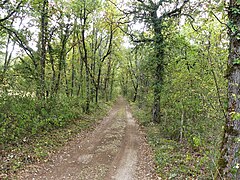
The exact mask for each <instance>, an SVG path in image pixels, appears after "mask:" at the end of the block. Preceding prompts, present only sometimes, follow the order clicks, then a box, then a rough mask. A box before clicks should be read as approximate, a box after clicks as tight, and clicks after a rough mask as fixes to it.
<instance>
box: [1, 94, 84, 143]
mask: <svg viewBox="0 0 240 180" xmlns="http://www.w3.org/2000/svg"><path fill="white" fill-rule="evenodd" d="M0 98H1V102H2V103H1V104H0V112H1V113H0V117H1V118H0V122H1V126H0V132H1V138H0V142H1V143H3V144H7V143H10V142H11V143H16V142H18V141H19V140H21V139H23V138H24V137H30V136H33V135H37V134H39V133H42V132H43V131H51V130H52V129H56V128H63V127H65V126H66V125H67V124H69V123H70V122H71V120H73V119H77V118H80V117H81V116H82V114H83V113H82V111H81V103H79V101H78V100H77V99H69V98H67V97H61V98H56V99H51V100H46V101H45V102H39V100H36V99H33V98H31V97H21V96H19V95H15V96H8V95H5V96H1V97H0Z"/></svg>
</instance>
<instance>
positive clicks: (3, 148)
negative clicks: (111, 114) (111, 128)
mask: <svg viewBox="0 0 240 180" xmlns="http://www.w3.org/2000/svg"><path fill="white" fill-rule="evenodd" d="M0 102H1V103H0V155H1V156H0V179H8V177H11V176H12V175H13V174H15V172H17V171H18V170H19V169H21V168H23V167H24V166H25V165H26V164H29V163H33V162H38V161H43V160H44V161H47V159H48V157H49V156H50V155H51V154H52V153H54V152H55V151H56V149H57V148H58V147H59V146H62V145H63V144H64V143H66V142H67V141H69V140H70V139H71V138H73V137H74V136H75V135H76V134H78V133H79V132H81V131H82V130H86V129H89V128H91V127H93V125H94V124H95V123H96V122H97V120H100V119H101V118H103V117H104V115H105V114H106V112H107V110H108V109H109V107H110V105H111V103H108V104H106V103H101V106H97V105H92V107H91V110H92V111H91V112H90V113H89V114H86V113H84V112H83V110H82V104H81V103H80V101H79V100H78V99H71V98H64V97H62V98H59V99H58V100H54V101H53V100H52V101H45V102H44V104H43V103H41V102H39V101H37V100H35V99H32V98H29V97H20V96H12V97H11V96H8V97H3V96H2V97H1V101H0ZM42 105H44V106H42Z"/></svg>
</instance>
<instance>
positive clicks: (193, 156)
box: [132, 104, 218, 179]
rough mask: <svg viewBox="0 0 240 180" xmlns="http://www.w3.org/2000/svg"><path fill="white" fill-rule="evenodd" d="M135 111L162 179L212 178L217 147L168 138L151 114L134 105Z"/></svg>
mask: <svg viewBox="0 0 240 180" xmlns="http://www.w3.org/2000/svg"><path fill="white" fill-rule="evenodd" d="M132 109H133V114H134V116H135V117H136V119H138V121H139V123H140V125H142V126H143V128H144V129H145V130H146V132H147V135H148V142H149V144H150V145H151V147H152V148H153V150H154V154H155V163H156V167H157V169H156V171H157V174H158V175H159V177H161V178H162V179H213V177H214V173H215V171H216V159H217V157H216V156H217V154H218V149H217V148H218V147H216V146H214V145H213V144H207V143H205V144H200V143H198V142H197V141H196V142H195V143H194V142H192V141H189V139H188V138H186V139H185V140H184V141H182V142H181V143H180V142H179V140H178V139H172V138H171V137H167V136H166V134H165V133H162V131H161V129H162V128H164V127H161V126H160V125H157V124H153V123H152V122H151V114H150V113H147V112H146V111H144V110H142V109H139V108H138V107H137V106H135V105H134V104H133V105H132Z"/></svg>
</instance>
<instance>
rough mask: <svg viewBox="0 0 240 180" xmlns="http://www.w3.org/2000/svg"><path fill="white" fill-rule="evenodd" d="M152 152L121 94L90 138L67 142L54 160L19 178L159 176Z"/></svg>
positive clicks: (102, 179) (147, 178)
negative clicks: (156, 172)
mask: <svg viewBox="0 0 240 180" xmlns="http://www.w3.org/2000/svg"><path fill="white" fill-rule="evenodd" d="M149 152H150V149H149V147H148V145H147V144H146V141H145V138H144V135H143V134H142V133H141V132H140V131H139V126H138V125H137V123H136V122H135V120H134V119H133V117H132V114H131V112H130V110H129V107H128V105H127V102H126V101H125V100H124V99H123V98H119V99H118V101H117V103H116V104H115V105H114V106H113V108H112V110H111V111H110V112H109V115H108V116H107V117H106V118H104V119H103V121H102V122H101V123H100V124H99V125H98V126H97V127H96V129H95V130H94V131H93V132H91V133H88V134H87V135H86V138H84V139H83V140H82V141H81V140H79V139H78V140H76V141H74V142H73V143H71V144H70V145H66V147H64V148H63V149H62V150H61V151H60V152H59V153H57V154H56V155H54V156H53V157H52V159H51V161H49V162H48V163H44V164H41V165H38V166H37V168H35V169H34V170H33V169H32V170H26V171H25V172H23V173H21V175H20V176H19V179H35V180H44V179H46V180H47V179H55V180H61V179H73V180H77V179H79V180H85V179H89V180H111V179H112V180H135V179H136V180H137V179H139V180H140V179H141V180H155V179H158V178H157V176H156V175H155V174H154V173H153V172H154V166H153V162H152V156H151V153H149ZM143 156H144V157H143Z"/></svg>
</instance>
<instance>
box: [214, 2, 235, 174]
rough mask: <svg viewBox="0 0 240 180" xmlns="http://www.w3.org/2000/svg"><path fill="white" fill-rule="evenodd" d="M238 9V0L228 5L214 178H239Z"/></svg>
mask: <svg viewBox="0 0 240 180" xmlns="http://www.w3.org/2000/svg"><path fill="white" fill-rule="evenodd" d="M236 9H238V12H239V11H240V3H239V1H238V0H230V6H229V14H228V16H229V22H230V23H229V24H230V26H231V27H230V30H229V36H230V47H229V60H228V69H229V71H228V72H229V74H228V112H227V118H226V124H225V129H224V136H223V141H222V146H221V156H220V159H219V162H218V165H219V169H218V172H217V178H216V179H220V178H221V179H240V171H239V166H240V159H239V153H240V91H239V88H240V15H239V13H236V11H235V10H236Z"/></svg>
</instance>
